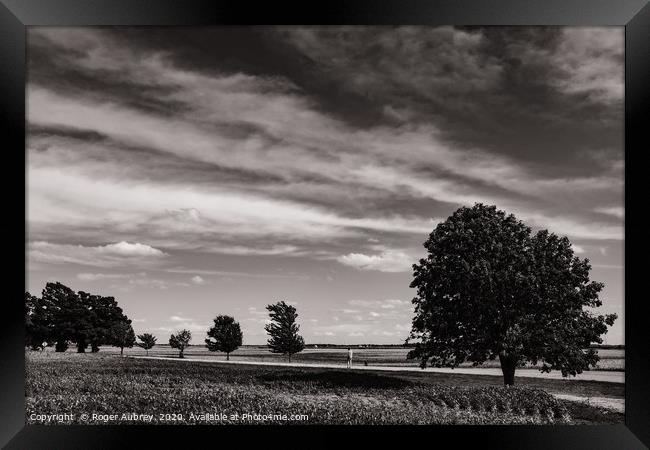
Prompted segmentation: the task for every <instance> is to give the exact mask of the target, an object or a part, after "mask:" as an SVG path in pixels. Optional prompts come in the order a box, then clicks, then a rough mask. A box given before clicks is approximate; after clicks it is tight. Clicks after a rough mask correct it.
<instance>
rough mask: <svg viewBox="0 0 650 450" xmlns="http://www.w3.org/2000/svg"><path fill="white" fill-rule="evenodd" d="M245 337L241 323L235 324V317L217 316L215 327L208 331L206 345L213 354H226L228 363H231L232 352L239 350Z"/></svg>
mask: <svg viewBox="0 0 650 450" xmlns="http://www.w3.org/2000/svg"><path fill="white" fill-rule="evenodd" d="M243 337H244V335H243V333H242V332H241V328H240V327H239V322H235V319H234V318H233V317H230V316H217V317H216V318H215V319H214V325H213V326H212V328H210V329H209V330H208V339H206V340H205V345H206V346H207V347H208V350H210V351H211V352H225V353H226V361H230V352H234V351H235V350H237V349H238V348H239V346H240V345H241V344H242V338H243ZM210 338H212V339H210ZM213 339H214V340H213Z"/></svg>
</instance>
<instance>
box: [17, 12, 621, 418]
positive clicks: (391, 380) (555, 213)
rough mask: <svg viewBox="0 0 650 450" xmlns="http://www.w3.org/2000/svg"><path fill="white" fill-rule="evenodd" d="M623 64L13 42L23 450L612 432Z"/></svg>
mask: <svg viewBox="0 0 650 450" xmlns="http://www.w3.org/2000/svg"><path fill="white" fill-rule="evenodd" d="M625 38H626V31H625V27H623V26H451V25H450V26H433V25H418V26H415V25H409V26H385V25H346V26H343V25H329V26H325V25H322V26H320V25H319V26H317V25H286V26H260V25H255V26H230V25H229V26H225V25H219V26H217V25H213V26H56V27H55V26H28V27H26V36H25V39H26V57H25V58H26V68H25V74H26V81H25V107H26V117H25V120H26V123H25V127H26V132H25V133H26V143H25V145H26V148H25V179H26V180H25V226H26V240H25V252H26V253H25V258H26V273H25V279H26V286H25V298H24V301H25V304H24V311H25V313H24V317H25V339H24V351H25V413H24V414H25V422H26V424H28V425H35V424H39V425H50V426H56V425H59V426H64V425H71V424H86V425H126V426H128V425H293V426H297V425H346V426H347V425H602V424H625V410H626V408H625V406H626V405H625V369H626V367H625V311H624V305H625V300H624V299H625V283H624V282H625V267H624V257H625V254H624V253H625V252H624V247H625V152H624V148H625V121H624V119H625V104H624V100H625V98H624V92H625V49H626V47H625ZM20 239H22V237H20ZM18 303H19V304H20V299H19V301H18ZM629 345H630V352H629V355H630V358H632V355H633V351H632V344H631V343H630V344H629ZM18 351H19V352H22V350H21V349H20V347H18ZM628 375H629V373H628ZM21 392H22V391H21Z"/></svg>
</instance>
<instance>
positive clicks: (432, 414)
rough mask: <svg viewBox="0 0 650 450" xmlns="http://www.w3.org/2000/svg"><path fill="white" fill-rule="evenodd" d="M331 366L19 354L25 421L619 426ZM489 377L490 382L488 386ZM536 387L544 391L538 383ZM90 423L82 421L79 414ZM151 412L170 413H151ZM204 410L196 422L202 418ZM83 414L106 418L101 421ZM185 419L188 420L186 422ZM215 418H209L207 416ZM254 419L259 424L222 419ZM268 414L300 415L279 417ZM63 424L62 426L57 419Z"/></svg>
mask: <svg viewBox="0 0 650 450" xmlns="http://www.w3.org/2000/svg"><path fill="white" fill-rule="evenodd" d="M431 375H432V374H427V376H426V377H416V376H412V375H411V376H410V377H407V376H402V375H401V374H399V373H397V374H394V375H393V374H380V373H372V372H367V373H365V372H364V373H358V372H354V371H341V370H336V369H312V368H310V369H307V368H277V367H261V366H258V367H256V366H221V365H218V364H211V363H200V362H191V361H162V360H137V359H132V358H120V357H116V356H101V355H97V354H95V355H84V354H70V353H65V354H55V353H45V354H44V353H35V352H29V354H28V363H27V379H26V397H27V398H26V416H27V421H28V423H30V422H34V420H33V419H31V417H32V414H56V413H61V412H68V413H71V414H74V415H75V417H74V418H73V419H69V420H68V421H67V423H107V424H108V423H112V424H115V423H133V422H138V423H140V420H132V419H123V418H121V414H123V413H130V414H152V415H154V418H153V419H152V421H151V422H150V423H174V424H188V423H189V424H192V423H196V424H201V423H211V424H213V423H218V424H228V423H282V424H287V423H292V424H299V423H308V424H553V423H561V424H565V423H607V422H620V421H622V415H621V414H617V413H612V412H607V411H605V410H601V409H598V408H596V407H593V406H587V405H578V404H573V403H571V402H565V401H562V400H558V399H556V398H554V397H553V396H552V395H550V394H548V393H546V392H545V391H544V390H542V389H540V388H537V387H504V386H498V385H490V383H483V384H480V382H478V381H472V380H469V379H468V378H466V377H465V378H464V379H463V380H464V382H461V383H457V382H456V381H458V380H456V381H455V382H454V383H453V384H452V383H451V382H445V381H444V380H448V378H445V377H440V381H441V382H436V380H437V378H436V377H435V376H431ZM494 381H497V380H494ZM545 387H546V386H545ZM84 413H85V414H88V415H89V416H90V417H91V418H90V419H86V420H82V419H81V417H80V416H81V414H84ZM159 413H167V414H176V415H177V416H176V417H171V416H169V417H160V416H159ZM206 413H208V414H213V416H212V417H208V418H206V417H203V416H201V415H202V414H206ZM92 414H104V415H107V414H115V415H118V417H115V418H113V419H110V420H109V421H104V420H102V419H95V420H94V419H92ZM192 414H194V416H192ZM220 414H225V416H219V417H216V418H215V416H214V415H220ZM232 414H239V415H240V417H241V416H242V415H243V414H261V415H266V416H267V419H265V420H248V419H247V420H248V421H247V420H242V419H241V418H240V419H237V420H232V419H231V415H232ZM273 414H276V415H277V414H287V415H292V414H293V415H298V414H303V415H306V416H308V419H307V420H305V418H304V417H303V418H302V419H301V420H285V419H277V418H273V417H271V415H273ZM64 423H66V422H65V421H64Z"/></svg>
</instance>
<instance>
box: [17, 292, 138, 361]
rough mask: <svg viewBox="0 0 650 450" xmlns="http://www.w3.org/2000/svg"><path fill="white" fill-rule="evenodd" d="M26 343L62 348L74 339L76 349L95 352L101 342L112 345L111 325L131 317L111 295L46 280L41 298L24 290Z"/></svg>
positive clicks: (38, 346)
mask: <svg viewBox="0 0 650 450" xmlns="http://www.w3.org/2000/svg"><path fill="white" fill-rule="evenodd" d="M25 315H26V316H25V325H26V332H27V336H26V344H27V345H29V346H30V347H32V348H34V349H37V348H41V347H42V345H43V343H47V344H48V345H50V344H52V343H54V344H56V346H55V348H56V351H65V350H66V349H67V348H68V345H69V343H71V342H74V343H75V344H76V346H77V351H78V352H85V351H86V348H87V347H88V345H91V348H92V351H93V352H95V351H98V350H99V346H100V345H102V344H112V342H113V335H112V332H111V329H112V327H113V326H114V325H116V324H118V323H121V322H128V323H130V320H129V319H128V318H127V317H126V315H125V314H124V313H123V311H122V308H120V307H119V306H118V304H117V302H116V301H115V299H114V298H113V297H102V296H100V295H93V294H89V293H86V292H83V291H80V292H74V291H73V290H72V289H70V288H69V287H67V286H65V285H63V284H61V283H58V282H56V283H55V282H49V283H47V284H46V285H45V289H43V293H42V296H41V298H38V297H35V296H32V295H30V294H29V293H25Z"/></svg>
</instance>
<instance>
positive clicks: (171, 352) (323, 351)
mask: <svg viewBox="0 0 650 450" xmlns="http://www.w3.org/2000/svg"><path fill="white" fill-rule="evenodd" d="M353 350H354V363H355V364H358V365H364V363H367V364H368V365H369V366H404V367H418V362H417V361H413V360H407V359H406V354H407V353H408V351H409V349H407V348H403V347H383V348H353ZM70 351H74V350H73V349H71V350H70ZM101 353H111V354H114V353H119V349H117V348H115V347H102V348H101ZM124 354H125V355H138V356H140V355H145V351H144V350H143V349H141V348H138V347H134V348H130V349H125V350H124ZM185 354H186V355H187V356H188V357H192V356H195V357H201V358H216V359H225V357H226V356H225V354H223V353H215V352H210V351H208V349H207V348H205V346H204V345H193V346H191V347H189V348H188V349H186V350H185ZM598 354H599V356H600V358H601V360H600V361H599V362H598V365H597V366H596V368H595V369H594V370H624V369H625V350H623V349H600V350H598ZM149 355H150V356H176V355H178V350H175V349H173V348H170V347H169V345H164V344H163V345H156V346H155V347H154V348H153V349H151V350H149ZM346 357H347V349H346V348H318V349H314V348H306V349H305V350H303V351H302V352H301V353H299V354H297V355H294V356H293V358H292V360H293V361H296V362H307V363H330V364H336V363H340V364H341V365H345V361H346ZM230 358H231V359H232V360H241V361H286V357H284V356H282V355H278V354H275V353H271V352H269V351H268V349H267V347H266V346H244V347H240V348H239V349H237V350H236V351H234V352H233V353H231V354H230ZM461 367H471V363H466V364H462V365H461ZM481 367H500V366H499V361H498V360H495V361H488V362H486V363H484V364H483V365H481ZM529 367H533V366H529Z"/></svg>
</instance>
